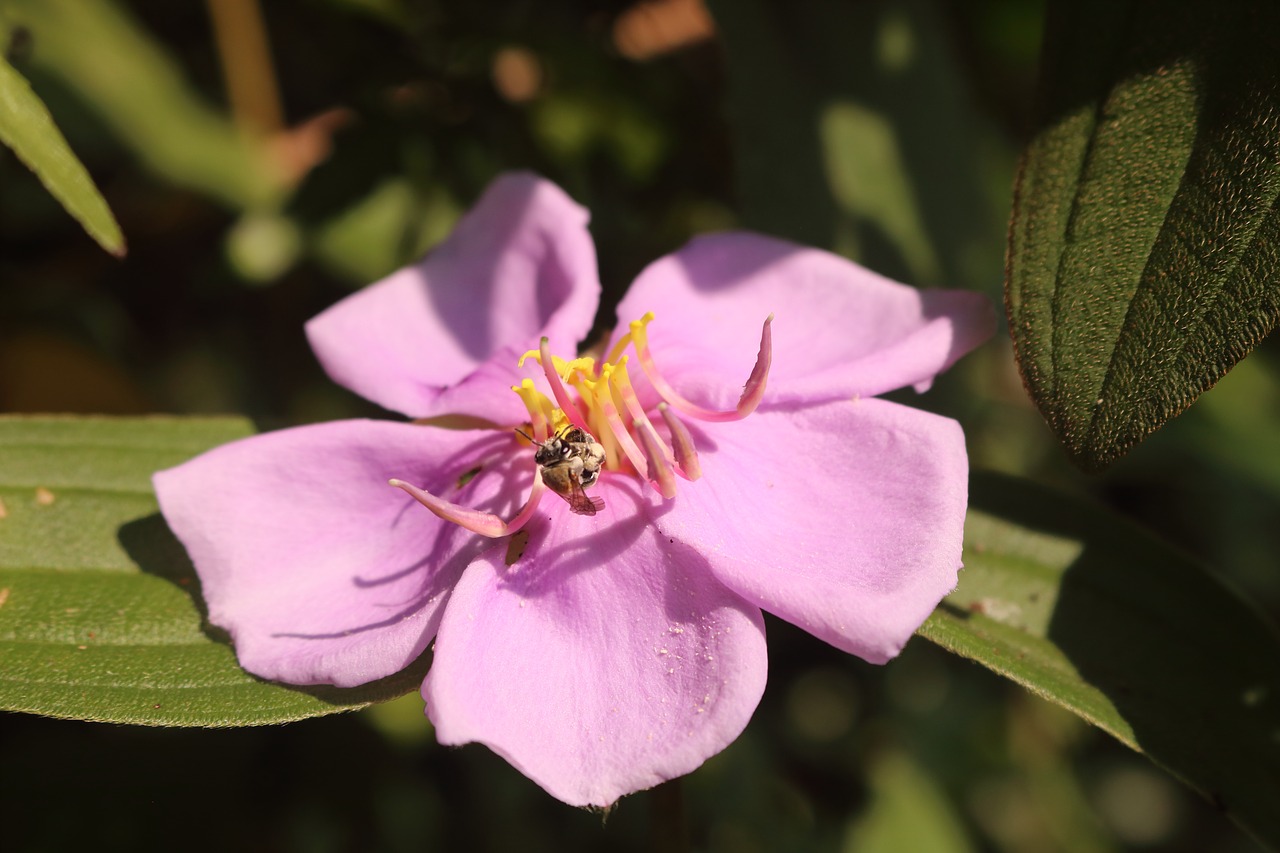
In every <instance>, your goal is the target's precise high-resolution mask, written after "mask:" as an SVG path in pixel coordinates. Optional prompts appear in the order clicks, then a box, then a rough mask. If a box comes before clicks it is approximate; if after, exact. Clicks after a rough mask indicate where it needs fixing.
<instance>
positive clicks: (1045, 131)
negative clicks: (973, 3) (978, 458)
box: [1006, 0, 1280, 469]
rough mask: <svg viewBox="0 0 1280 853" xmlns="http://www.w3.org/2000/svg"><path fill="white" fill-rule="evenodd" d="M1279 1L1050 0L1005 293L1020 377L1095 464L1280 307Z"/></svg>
mask: <svg viewBox="0 0 1280 853" xmlns="http://www.w3.org/2000/svg"><path fill="white" fill-rule="evenodd" d="M1277 33H1280V4H1275V3H1257V2H1250V0H1230V2H1224V3H1212V4H1210V3H1198V2H1190V0H1177V2H1164V0H1124V2H1112V0H1089V2H1071V3H1067V2H1061V3H1056V4H1051V8H1050V15H1049V21H1048V25H1047V35H1046V44H1045V53H1044V59H1043V67H1042V74H1041V78H1042V79H1041V92H1040V95H1039V99H1040V104H1039V112H1040V115H1039V118H1038V130H1037V133H1036V136H1035V138H1034V139H1033V141H1032V142H1031V144H1030V145H1029V146H1028V148H1027V150H1026V151H1025V153H1024V156H1023V161H1022V165H1021V169H1020V173H1019V177H1018V184H1017V189H1016V194H1015V201H1014V213H1013V223H1012V227H1011V229H1010V244H1009V269H1008V277H1007V281H1006V294H1007V301H1008V308H1009V326H1010V331H1011V333H1012V335H1013V339H1014V343H1015V345H1016V348H1017V355H1018V364H1019V368H1020V369H1021V371H1022V375H1023V379H1024V381H1025V383H1026V385H1027V388H1028V390H1029V391H1030V393H1031V396H1032V397H1033V398H1034V400H1035V402H1036V404H1037V405H1038V406H1039V408H1040V410H1041V412H1042V413H1043V414H1044V416H1045V418H1046V419H1047V420H1048V421H1049V424H1050V425H1051V426H1052V427H1053V429H1054V430H1055V431H1056V432H1057V434H1058V436H1059V438H1060V439H1061V440H1062V442H1063V444H1064V445H1065V446H1066V448H1067V450H1068V452H1069V453H1070V454H1071V456H1072V458H1073V459H1074V460H1075V461H1076V463H1077V464H1079V465H1080V466H1082V467H1084V468H1086V469H1097V468H1101V467H1104V466H1106V465H1108V464H1110V463H1111V462H1113V461H1114V460H1115V459H1116V458H1118V457H1119V456H1121V455H1122V454H1124V453H1125V452H1127V451H1128V450H1129V449H1130V448H1131V447H1132V446H1133V445H1134V444H1136V443H1137V442H1139V441H1140V440H1142V438H1143V437H1144V436H1146V435H1148V434H1149V433H1151V432H1153V431H1154V430H1156V429H1158V428H1159V427H1160V426H1161V425H1163V424H1164V423H1165V422H1166V421H1167V420H1168V419H1169V418H1171V417H1173V416H1174V415H1176V414H1177V413H1179V412H1180V411H1182V410H1183V409H1185V408H1186V407H1187V406H1189V405H1190V404H1191V403H1192V401H1194V400H1195V398H1196V397H1197V396H1199V394H1200V393H1201V392H1203V391H1204V390H1205V389H1207V388H1208V387H1210V386H1211V385H1212V384H1213V383H1214V382H1216V381H1217V380H1218V379H1219V378H1220V377H1221V376H1222V375H1223V374H1224V373H1226V372H1227V371H1228V370H1230V369H1231V367H1232V366H1233V365H1234V364H1235V363H1236V362H1237V361H1239V360H1240V359H1241V358H1243V357H1244V356H1245V355H1246V354H1247V353H1248V352H1249V351H1250V350H1251V349H1252V348H1253V347H1254V346H1255V345H1256V344H1257V343H1258V342H1259V341H1260V340H1261V339H1262V338H1263V337H1264V336H1265V335H1266V334H1267V333H1268V332H1269V331H1270V330H1271V329H1272V328H1273V327H1274V326H1275V324H1276V322H1277V320H1280V285H1278V284H1277V280H1276V271H1277V262H1278V261H1280V209H1277V200H1278V199H1280V51H1277V50H1276V49H1275V38H1276V35H1277Z"/></svg>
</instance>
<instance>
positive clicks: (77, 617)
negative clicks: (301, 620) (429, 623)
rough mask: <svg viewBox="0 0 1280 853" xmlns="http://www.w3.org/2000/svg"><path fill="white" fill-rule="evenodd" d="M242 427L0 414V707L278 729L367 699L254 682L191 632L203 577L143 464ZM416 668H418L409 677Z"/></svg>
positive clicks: (388, 682)
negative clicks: (276, 725)
mask: <svg viewBox="0 0 1280 853" xmlns="http://www.w3.org/2000/svg"><path fill="white" fill-rule="evenodd" d="M251 432H252V430H251V428H250V426H249V424H247V423H246V422H244V421H241V420H238V419H226V418H220V419H176V418H140V419H105V418H97V419H93V418H88V419H77V418H22V417H13V418H0V459H3V460H4V465H3V469H2V471H0V507H2V509H0V532H2V533H3V535H2V536H0V658H2V659H3V660H4V666H3V668H2V669H0V708H3V709H5V710H11V711H26V712H29V713H35V714H44V715H48V716H53V717H63V718H69V719H79V720H93V721H105V722H118V723H139V724H144V725H156V726H245V725H257V724H261V723H279V722H285V721H287V720H297V719H302V718H305V717H315V716H320V715H323V714H331V713H334V712H337V711H344V710H349V709H352V708H358V707H363V706H365V705H367V704H369V703H371V702H376V701H381V700H385V699H389V698H392V697H394V696H399V695H401V694H404V693H406V692H408V691H410V690H412V689H414V688H415V687H416V686H417V685H418V684H419V683H420V682H421V680H422V672H421V671H420V669H421V668H420V667H411V668H410V669H409V670H407V671H406V672H403V673H400V674H399V675H396V676H392V677H391V678H388V679H384V680H383V681H380V682H376V683H374V684H370V685H366V686H364V687H360V688H355V689H351V690H339V689H336V688H327V687H308V688H292V687H285V686H283V685H278V684H270V683H267V682H263V681H259V680H258V679H256V678H254V677H252V676H250V675H249V674H247V673H246V672H244V670H242V669H240V667H239V666H238V665H237V664H236V660H235V655H234V654H233V652H232V650H231V647H230V646H229V645H227V643H225V642H223V641H221V640H215V639H212V638H211V637H210V636H208V635H207V634H206V633H204V632H203V631H202V629H201V625H202V613H201V609H202V607H203V604H202V602H201V601H200V597H199V581H198V580H197V578H196V576H195V573H194V571H193V569H192V567H191V564H190V562H189V561H188V560H187V557H186V554H185V552H184V550H183V548H182V546H181V545H180V544H179V543H178V541H177V540H176V539H175V538H174V537H173V534H172V533H170V531H169V528H168V526H167V525H166V524H165V523H164V519H163V518H162V517H161V516H160V515H159V514H158V512H157V507H156V501H155V496H154V495H153V493H152V490H151V474H152V473H153V472H154V471H156V470H157V469H160V468H165V467H168V466H171V465H175V464H178V463H179V462H182V461H185V460H186V459H189V458H190V457H192V456H194V455H195V454H197V453H200V452H202V451H204V450H207V449H208V448H210V447H213V446H215V445H217V444H220V443H222V442H226V441H230V440H233V439H236V438H240V437H243V436H245V435H248V434H250V433H251ZM415 670H419V671H415Z"/></svg>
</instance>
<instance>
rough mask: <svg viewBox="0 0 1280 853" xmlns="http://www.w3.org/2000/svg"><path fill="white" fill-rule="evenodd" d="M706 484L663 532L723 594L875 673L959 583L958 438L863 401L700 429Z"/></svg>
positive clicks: (940, 426)
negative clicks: (697, 561)
mask: <svg viewBox="0 0 1280 853" xmlns="http://www.w3.org/2000/svg"><path fill="white" fill-rule="evenodd" d="M706 438H707V440H704V441H703V443H702V444H701V445H700V447H710V446H714V448H715V449H714V450H712V451H711V452H704V453H703V454H702V478H701V479H700V480H698V481H697V482H695V483H687V484H684V486H683V487H682V488H681V491H680V494H679V495H678V496H677V497H676V499H675V501H674V502H673V506H672V509H671V511H670V512H668V513H667V514H665V515H663V516H661V517H659V518H658V519H657V525H658V528H659V529H660V530H661V531H662V532H663V533H664V534H665V535H666V536H667V537H669V538H672V539H674V540H675V541H677V542H682V543H686V544H687V545H689V546H692V547H693V548H694V549H696V550H697V551H698V552H700V553H703V554H705V555H706V557H707V560H708V561H709V562H710V564H711V569H712V571H713V572H714V573H715V574H716V576H717V577H718V578H720V580H722V581H723V582H724V583H725V585H727V586H728V587H729V588H731V589H733V590H734V591H736V592H738V593H739V594H741V595H742V596H743V597H744V598H746V599H747V600H748V601H750V602H752V603H753V604H756V605H759V606H760V607H762V608H764V609H765V610H767V611H768V612H770V613H773V614H775V615H777V616H780V617H782V618H783V619H786V620H787V621H789V622H793V623H795V624H796V625H798V626H800V627H801V628H803V629H804V630H806V631H808V632H809V633H811V634H813V635H814V636H816V637H818V638H820V639H822V640H825V641H826V642H828V643H831V644H832V645H833V646H836V647H837V648H840V649H843V650H844V651H847V652H851V653H853V654H856V655H858V656H859V657H861V658H864V659H866V660H868V661H871V662H873V663H883V662H884V661H886V660H888V659H889V658H891V657H893V656H894V655H896V654H897V653H898V652H899V651H900V650H901V648H902V646H903V644H905V643H906V641H907V640H908V639H909V638H910V637H911V634H912V633H913V632H914V631H915V630H916V628H917V627H919V625H920V623H921V622H923V621H924V619H925V617H927V616H928V615H929V613H930V612H932V610H933V608H934V607H935V606H936V605H937V604H938V601H939V600H941V598H942V597H943V596H944V595H945V594H946V593H947V592H949V591H950V590H951V589H952V588H953V587H954V586H955V584H956V573H957V572H958V570H959V569H960V543H961V537H962V534H963V529H964V515H965V505H966V503H967V499H968V459H967V457H966V456H965V448H964V435H963V433H962V432H961V430H960V425H959V424H957V423H956V422H955V421H953V420H950V419H948V418H943V417H939V416H938V415H933V414H929V413H927V412H922V411H919V410H917V409H911V408H908V407H906V406H900V405H897V404H895V403H890V402H887V401H885V400H875V399H865V400H858V401H852V402H849V401H845V402H836V403H827V404H823V405H819V406H814V407H811V408H801V409H798V410H796V411H790V412H788V411H777V410H772V411H761V412H757V413H756V414H754V415H752V416H751V417H749V418H747V419H746V420H744V421H739V422H737V423H731V424H723V425H716V427H715V428H714V431H713V430H712V429H710V428H709V429H708V430H707V437H706Z"/></svg>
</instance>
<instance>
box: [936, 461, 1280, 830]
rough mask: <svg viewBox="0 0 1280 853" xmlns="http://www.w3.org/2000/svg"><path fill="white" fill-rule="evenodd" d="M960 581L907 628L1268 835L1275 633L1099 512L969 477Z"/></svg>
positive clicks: (1228, 594) (1279, 692) (1009, 483)
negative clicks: (1092, 728) (1070, 716)
mask: <svg viewBox="0 0 1280 853" xmlns="http://www.w3.org/2000/svg"><path fill="white" fill-rule="evenodd" d="M971 491H972V494H971V498H970V512H969V518H968V521H967V522H966V528H965V552H964V563H965V568H964V570H963V572H962V573H961V577H960V585H959V587H958V588H957V589H956V591H955V592H953V593H952V594H951V595H949V596H948V597H947V598H946V599H945V600H944V602H943V604H942V606H941V607H940V608H939V609H938V610H937V611H935V613H934V614H933V616H931V617H930V618H929V620H928V621H927V622H926V623H925V624H924V626H923V627H922V628H921V629H920V633H921V634H922V635H923V636H925V637H927V638H928V639H930V640H932V641H934V642H936V643H938V644H939V645H941V646H943V647H944V648H946V649H949V650H951V651H953V652H955V653H957V654H960V655H963V656H964V657H967V658H970V659H972V660H975V661H977V662H979V663H981V664H983V665H984V666H986V667H988V668H990V669H992V670H994V671H995V672H997V673H999V674H1001V675H1003V676H1005V677H1007V678H1010V679H1012V680H1013V681H1016V682H1018V683H1019V684H1022V685H1023V686H1025V687H1026V688H1028V689H1029V690H1031V691H1032V692H1033V693H1036V694H1037V695H1039V696H1042V697H1044V698H1045V699H1048V700H1050V701H1051V702H1056V703H1057V704H1059V705H1062V706H1063V707H1066V708H1068V709H1070V710H1071V711H1074V712H1075V713H1076V714H1078V715H1080V716H1081V717H1082V718H1084V719H1085V720H1087V721H1088V722H1090V723H1092V724H1093V725H1096V726H1098V727H1100V728H1102V729H1103V730H1105V731H1107V732H1109V733H1110V734H1112V735H1113V736H1115V737H1116V738H1117V739H1118V740H1120V741H1121V742H1123V743H1125V744H1126V745H1128V746H1130V747H1132V748H1134V749H1136V750H1138V751H1140V752H1143V753H1145V754H1146V755H1147V756H1148V757H1150V758H1151V760H1153V761H1155V762H1156V763H1157V764H1160V765H1162V766H1163V767H1164V768H1165V769H1167V770H1169V771H1170V772H1172V773H1174V774H1175V775H1177V776H1179V777H1181V778H1182V779H1183V780H1185V781H1186V782H1187V783H1189V784H1190V785H1192V786H1194V787H1196V788H1198V789H1200V790H1201V791H1202V792H1204V793H1205V794H1206V795H1208V796H1209V797H1210V798H1211V799H1212V800H1213V801H1214V802H1215V803H1216V804H1217V805H1218V806H1219V807H1221V808H1222V809H1223V810H1224V811H1226V812H1227V813H1229V814H1230V815H1231V816H1232V817H1233V818H1235V819H1236V820H1237V821H1238V822H1239V823H1240V824H1241V825H1242V826H1244V827H1245V828H1246V829H1248V830H1250V831H1251V832H1253V833H1255V834H1256V835H1257V836H1258V837H1259V838H1261V839H1263V840H1264V841H1266V842H1268V843H1269V844H1271V845H1273V846H1277V845H1280V811H1277V810H1276V808H1275V804H1276V803H1278V802H1280V739H1277V734H1280V636H1277V633H1276V631H1275V629H1274V627H1273V626H1272V625H1271V624H1270V623H1268V622H1267V621H1266V620H1265V619H1264V618H1263V617H1262V616H1261V615H1260V614H1259V613H1258V612H1256V611H1255V610H1254V609H1253V608H1252V607H1250V606H1249V605H1248V604H1246V603H1245V602H1244V601H1243V600H1242V599H1240V598H1239V597H1237V596H1236V595H1235V594H1234V593H1233V592H1232V591H1231V590H1229V589H1227V588H1226V587H1225V586H1224V585H1223V584H1222V583H1221V582H1220V581H1219V580H1217V579H1216V578H1215V577H1214V576H1213V575H1211V574H1209V573H1208V572H1207V571H1205V570H1204V569H1202V568H1201V567H1200V566H1198V565H1196V564H1195V563H1194V562H1192V561H1191V560H1189V559H1188V558H1186V557H1185V556H1183V555H1181V554H1179V553H1177V552H1176V551H1174V550H1173V549H1172V548H1170V547H1168V546H1167V545H1163V544H1162V543H1160V542H1158V541H1157V540H1155V539H1153V538H1152V537H1150V536H1149V535H1147V534H1145V533H1144V532H1142V531H1141V530H1138V529H1137V528H1134V527H1133V526H1131V525H1129V524H1127V523H1124V522H1121V521H1118V520H1116V519H1115V518H1113V517H1110V516H1108V515H1107V514H1106V513H1105V512H1103V511H1101V510H1098V509H1094V508H1091V507H1088V506H1086V505H1084V504H1080V503H1077V502H1074V501H1070V500H1067V499H1065V498H1063V497H1061V496H1055V495H1053V494H1052V493H1050V492H1048V491H1046V490H1043V489H1040V488H1037V487H1034V486H1031V485H1029V484H1027V483H1025V482H1019V481H1015V480H1012V479H1009V478H1003V477H996V476H994V475H986V476H983V475H978V476H975V477H974V480H973V483H972V489H971Z"/></svg>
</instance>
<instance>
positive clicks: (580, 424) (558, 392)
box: [538, 337, 587, 429]
mask: <svg viewBox="0 0 1280 853" xmlns="http://www.w3.org/2000/svg"><path fill="white" fill-rule="evenodd" d="M550 345H551V341H550V340H549V339H547V338H545V337H544V338H543V339H542V340H541V341H539V342H538V363H539V364H540V365H542V372H543V374H544V375H545V376H546V377H547V384H548V385H550V386H551V393H552V394H553V395H555V398H556V404H557V405H559V406H560V408H561V409H562V410H563V411H564V415H565V417H566V418H568V419H569V423H571V424H573V425H574V426H576V427H577V428H578V429H587V419H586V418H585V417H583V416H582V412H580V411H578V407H577V406H575V405H574V404H573V398H572V397H570V396H569V389H567V388H565V387H564V382H563V381H562V380H561V379H560V372H559V371H557V370H556V365H555V359H553V358H552V357H551V351H550V349H549V347H550Z"/></svg>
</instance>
